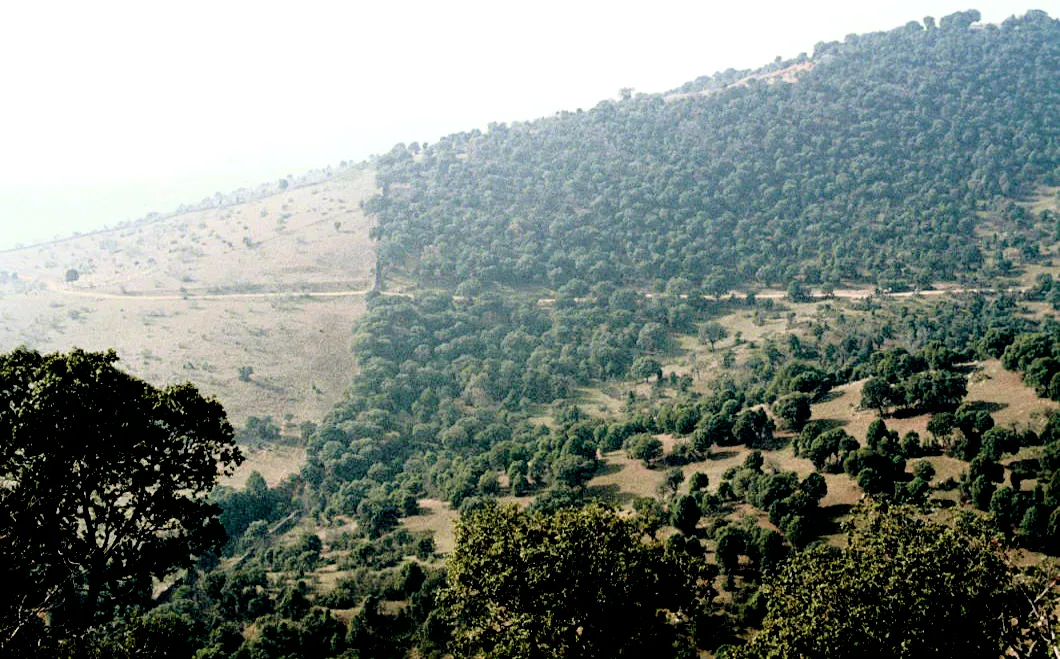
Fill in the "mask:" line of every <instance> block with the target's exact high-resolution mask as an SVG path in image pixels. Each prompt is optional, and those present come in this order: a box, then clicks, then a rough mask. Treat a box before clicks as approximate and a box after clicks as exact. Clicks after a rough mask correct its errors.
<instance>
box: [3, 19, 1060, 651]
mask: <svg viewBox="0 0 1060 659" xmlns="http://www.w3.org/2000/svg"><path fill="white" fill-rule="evenodd" d="M792 70H795V71H797V77H796V78H795V79H794V80H793V81H792V80H787V79H784V78H783V76H782V75H781V74H783V73H784V72H786V71H792ZM372 164H373V166H374V167H375V169H376V172H377V181H378V187H379V192H378V194H376V195H375V196H374V197H373V198H371V199H370V200H369V201H368V202H367V203H366V205H365V208H366V210H367V211H368V212H370V213H371V214H372V215H373V217H374V218H375V222H376V225H375V228H374V229H373V235H374V237H375V238H376V239H377V240H378V249H377V258H378V262H377V264H376V269H377V270H376V272H377V282H378V283H379V284H381V285H380V286H378V287H377V289H376V290H374V291H373V292H372V293H369V294H368V296H367V298H366V304H367V312H366V314H365V316H364V317H363V318H362V319H361V320H360V321H359V322H358V324H357V326H356V327H355V328H354V330H353V335H352V345H353V352H354V355H355V359H356V369H355V372H353V373H350V384H349V388H348V390H347V392H346V394H345V397H344V399H343V400H342V402H341V403H339V404H338V405H336V406H335V407H334V408H333V409H332V410H331V411H330V412H329V413H328V414H327V415H326V416H325V417H323V418H321V419H319V420H318V421H317V422H316V423H310V424H306V425H305V426H304V427H303V428H302V429H301V436H300V437H299V438H298V439H297V441H298V442H300V443H301V444H302V445H303V446H304V448H305V451H306V462H305V464H304V466H303V467H302V468H301V470H300V471H299V472H298V473H297V474H294V475H292V476H289V477H287V478H286V479H284V480H282V481H280V482H275V483H267V482H266V481H265V479H264V478H263V477H262V476H261V475H259V474H256V473H255V474H253V475H251V477H250V478H249V479H248V480H247V483H246V485H245V486H244V487H242V488H233V487H227V486H218V485H216V479H217V475H218V473H225V472H228V473H230V472H231V470H232V469H234V468H235V467H236V466H238V465H239V464H240V462H241V461H242V459H243V457H242V454H241V451H240V448H239V444H240V443H246V442H251V441H254V442H259V443H260V442H265V443H268V442H270V441H277V438H279V436H280V429H279V428H278V427H277V426H275V425H274V424H273V422H272V420H271V418H252V419H251V421H250V422H249V423H247V424H246V426H245V427H243V428H240V429H234V428H233V427H232V426H231V425H230V424H229V422H228V421H227V419H226V418H225V415H224V411H223V409H221V406H220V405H219V404H218V403H216V401H212V400H209V399H204V398H203V397H202V396H200V395H199V393H198V392H197V391H196V390H195V389H194V388H193V387H191V386H190V385H185V386H177V387H169V388H165V389H159V388H157V387H155V386H153V385H151V384H149V383H146V382H143V381H141V380H138V379H136V378H134V377H132V376H130V375H127V374H126V373H124V372H123V371H122V370H121V364H120V362H118V361H117V357H116V355H114V354H113V353H91V352H87V353H86V352H83V351H74V352H70V353H66V354H51V355H41V354H39V353H37V352H34V351H30V350H17V351H14V352H12V353H9V354H6V355H2V356H0V396H2V401H3V404H2V405H0V429H2V430H0V432H2V433H3V436H4V437H5V438H6V437H8V436H10V437H11V440H10V441H5V442H4V443H2V444H0V575H2V576H3V577H4V583H5V585H6V592H5V594H4V595H3V596H2V597H0V654H2V655H3V656H35V657H189V658H190V657H195V658H196V659H221V658H226V659H227V658H232V659H280V658H287V659H300V658H305V659H310V658H319V657H333V658H336V659H339V658H342V659H354V658H358V657H361V658H368V657H395V658H397V657H438V658H442V657H513V658H514V657H526V658H530V657H542V658H544V657H558V656H563V657H643V656H656V657H682V658H684V657H706V656H709V657H728V658H731V659H736V658H741V659H742V658H750V657H760V658H765V657H863V656H881V657H882V656H887V657H924V656H936V657H954V658H957V657H961V658H965V657H1001V656H1009V657H1028V658H1031V657H1035V658H1037V657H1043V658H1044V657H1051V656H1056V655H1057V653H1060V643H1058V642H1057V641H1056V637H1055V634H1056V633H1057V632H1060V589H1058V588H1057V585H1056V583H1057V579H1058V578H1060V569H1058V568H1057V565H1056V563H1055V557H1057V556H1060V412H1058V411H1056V410H1057V409H1060V407H1058V406H1056V405H1055V404H1053V401H1057V402H1060V322H1058V321H1057V312H1058V310H1060V283H1057V280H1055V279H1054V276H1053V275H1054V274H1060V271H1054V270H1051V268H1053V267H1054V261H1055V259H1056V257H1057V250H1056V248H1057V246H1058V244H1060V213H1058V211H1057V209H1058V208H1060V22H1058V21H1057V20H1055V19H1053V18H1050V17H1049V16H1048V15H1046V14H1045V13H1044V12H1040V11H1031V12H1028V13H1026V14H1025V15H1023V16H1020V17H1012V18H1010V19H1008V20H1006V21H1004V22H1003V23H1002V24H1000V25H982V24H980V23H979V14H978V12H976V11H974V10H970V11H967V12H959V13H956V14H953V15H950V16H946V17H943V18H941V19H940V20H938V21H935V20H934V19H931V18H927V19H924V20H923V21H913V22H910V23H909V24H907V25H905V26H903V27H901V28H898V29H895V30H891V31H887V32H879V33H873V34H864V35H851V36H849V37H847V38H846V39H845V40H844V41H843V42H831V43H819V44H818V45H817V46H816V47H815V48H814V52H813V53H812V54H803V55H800V56H799V57H797V58H794V59H791V60H787V61H784V60H779V59H778V61H776V62H774V63H772V64H770V65H768V66H766V67H763V68H762V69H760V70H758V71H732V70H730V71H727V72H723V73H718V74H715V75H713V76H705V77H703V78H700V79H697V80H696V81H693V82H690V83H688V84H686V85H684V86H682V87H681V88H679V89H676V90H672V91H670V92H667V93H663V94H635V95H634V94H631V93H625V94H622V96H621V98H620V99H619V100H605V101H602V102H601V103H600V104H599V105H597V106H596V107H594V108H592V109H589V110H577V111H572V112H561V113H559V114H557V115H556V116H553V117H548V118H542V119H538V120H534V121H528V122H517V123H514V124H511V125H506V124H492V125H490V127H489V129H488V130H487V131H477V130H476V131H471V132H467V133H460V134H455V135H450V136H448V137H446V138H443V139H442V140H440V141H438V142H437V143H435V144H417V143H413V144H408V145H405V144H400V145H397V146H396V147H394V149H393V150H392V151H390V152H389V153H387V154H385V155H383V156H380V157H378V158H377V159H376V161H375V162H374V163H372ZM848 289H858V290H867V291H870V292H871V294H867V295H866V296H857V297H853V296H851V297H844V295H843V291H844V290H848ZM745 317H746V318H748V319H750V320H751V325H749V326H748V328H747V329H735V327H734V326H733V320H732V319H734V318H745ZM763 326H769V327H777V328H780V330H779V331H778V332H776V333H773V334H768V335H766V334H762V335H759V334H755V335H754V336H751V334H752V330H754V331H757V330H755V328H760V327H763ZM692 354H694V355H697V359H699V360H700V361H696V362H692V361H690V360H691V358H690V355H692ZM988 363H991V364H992V363H998V364H1000V370H1001V372H1003V373H1011V374H1013V376H1014V378H1015V379H1016V381H1017V382H1018V384H1017V385H1015V386H1019V387H1023V388H1029V389H1030V390H1033V393H1034V396H1033V397H1034V398H1035V400H1036V401H1037V403H1038V404H1040V409H1041V410H1043V412H1042V413H1041V414H1036V415H1033V416H1032V415H1029V414H1028V415H1026V416H1025V418H1024V417H1019V418H1015V419H1014V420H1013V417H1012V416H1005V415H1004V414H1003V412H1004V411H1005V410H1003V408H1002V406H1001V405H998V404H994V403H990V402H984V400H982V399H978V398H973V397H972V395H971V394H972V392H973V390H974V389H975V388H976V387H982V381H983V378H984V376H983V373H984V368H985V367H984V364H988ZM248 377H249V374H248ZM851 392H853V393H851ZM844 396H854V397H855V400H854V404H853V405H852V407H856V410H857V412H858V413H859V414H865V415H871V417H872V419H871V422H869V423H868V424H867V427H866V428H865V429H864V430H860V429H855V427H854V424H850V423H843V422H838V421H836V420H835V419H834V418H829V417H826V416H822V413H821V412H820V410H822V409H824V406H827V405H828V404H830V401H833V402H834V401H835V400H837V399H843V400H845V398H842V397H844ZM601 401H604V403H601ZM1036 409H1037V408H1036ZM910 419H923V420H925V424H926V425H924V426H923V430H922V431H916V430H907V431H899V430H897V428H906V427H908V424H909V423H910ZM237 437H238V439H239V441H238V442H237ZM719 464H724V465H726V466H725V467H719V468H715V466H716V465H719ZM616 470H619V471H620V472H621V473H622V474H624V473H634V471H635V470H639V471H636V473H642V474H646V475H648V476H650V479H651V482H652V483H657V484H658V485H657V486H656V487H654V488H649V492H648V493H632V494H631V493H630V492H627V491H625V490H622V489H621V488H618V491H617V492H616V491H615V490H614V489H608V486H605V485H600V482H601V480H600V479H601V478H606V477H609V476H614V472H615V471H616ZM708 471H709V472H711V474H712V475H708V473H707V472H708ZM943 471H945V473H943ZM648 476H646V478H647V477H648ZM1054 484H1055V487H1054ZM844 492H846V493H848V494H842V493H844ZM850 493H852V494H850ZM843 496H847V497H848V498H846V499H840V497H843ZM428 507H432V508H431V509H430V510H428ZM436 509H444V510H448V511H451V512H452V513H453V516H454V518H455V523H454V528H453V529H452V534H453V537H452V543H451V546H448V545H447V546H446V547H444V548H443V547H442V536H441V535H440V534H439V533H436V532H431V531H424V530H421V529H419V528H417V527H414V526H412V525H411V524H410V522H412V521H413V520H416V519H418V518H426V517H428V516H429V515H434V516H437V515H438V513H437V512H436Z"/></svg>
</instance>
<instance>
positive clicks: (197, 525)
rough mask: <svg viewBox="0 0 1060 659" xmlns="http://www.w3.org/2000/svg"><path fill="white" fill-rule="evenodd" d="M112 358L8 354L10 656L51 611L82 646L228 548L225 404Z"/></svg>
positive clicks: (0, 415) (2, 521)
mask: <svg viewBox="0 0 1060 659" xmlns="http://www.w3.org/2000/svg"><path fill="white" fill-rule="evenodd" d="M117 361H118V357H117V355H116V354H115V353H114V352H113V351H111V352H107V353H94V352H84V351H81V350H75V351H73V352H71V353H69V354H58V353H56V354H49V355H41V354H40V353H38V352H35V351H28V350H24V349H19V350H16V351H14V352H12V353H9V354H5V355H0V436H2V437H3V438H4V441H3V442H0V538H2V539H3V542H2V543H0V580H2V582H3V584H4V593H5V596H4V597H3V598H2V600H0V648H3V649H4V650H5V651H7V650H11V649H12V648H14V649H15V651H16V653H17V652H18V651H19V649H21V650H23V651H25V649H26V648H29V647H35V644H37V643H41V642H43V641H41V639H40V638H37V639H34V636H35V635H39V634H43V633H44V632H45V629H44V628H43V626H42V625H41V621H42V618H41V616H46V617H47V619H48V621H49V624H48V627H47V632H48V634H49V635H50V636H52V637H54V638H60V639H61V638H75V637H76V636H77V634H79V633H80V632H81V631H83V630H84V629H85V628H87V627H88V626H90V625H91V624H92V623H93V622H94V620H95V615H96V614H97V613H98V612H102V611H105V610H106V609H107V608H108V607H109V606H112V605H114V604H115V603H119V602H120V603H123V604H128V603H131V602H135V601H137V600H138V599H140V598H142V597H143V596H144V595H145V594H148V595H149V594H150V587H151V578H152V577H156V578H161V577H163V576H165V575H166V574H167V573H169V572H170V571H171V570H173V569H175V568H177V567H181V566H185V565H188V564H190V562H191V560H192V558H193V557H194V556H195V555H197V554H201V553H202V552H204V551H206V550H208V549H212V548H217V547H218V546H219V544H220V543H221V542H222V540H223V538H224V532H223V530H222V528H221V525H220V523H219V522H218V521H217V518H216V515H217V512H218V509H217V508H216V507H215V506H214V505H212V504H210V503H208V502H207V501H206V499H205V497H206V495H207V493H208V492H209V491H210V490H211V489H212V488H213V486H214V484H215V482H216V480H217V477H218V474H219V473H226V474H227V473H231V470H232V469H233V468H234V467H235V466H236V465H238V464H239V462H241V461H242V456H241V454H240V452H239V450H238V449H237V448H236V446H235V444H234V442H233V441H232V427H231V426H230V425H229V423H228V421H227V419H226V416H225V413H224V410H223V409H222V408H221V406H220V404H219V403H217V402H216V401H214V400H207V399H204V398H203V397H202V396H200V395H199V392H198V391H196V389H195V388H194V387H192V386H191V385H189V384H184V385H177V386H172V387H167V388H166V389H156V388H155V387H152V386H151V385H149V384H147V383H145V382H143V381H141V380H139V379H137V378H135V377H132V376H130V375H128V374H126V373H124V372H122V371H120V370H119V369H118V368H116V367H115V363H116V362H117Z"/></svg>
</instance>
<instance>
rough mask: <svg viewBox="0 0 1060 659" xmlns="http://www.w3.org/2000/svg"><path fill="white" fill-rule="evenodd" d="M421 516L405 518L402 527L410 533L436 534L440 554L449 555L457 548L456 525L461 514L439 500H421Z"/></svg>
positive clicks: (435, 545)
mask: <svg viewBox="0 0 1060 659" xmlns="http://www.w3.org/2000/svg"><path fill="white" fill-rule="evenodd" d="M419 503H420V514H419V515H416V516H414V517H405V518H402V520H401V525H402V526H404V527H405V528H406V529H408V530H409V531H413V532H416V531H430V532H431V533H433V534H434V549H435V551H437V552H438V553H440V554H448V553H449V552H451V551H453V548H454V547H456V535H455V529H454V526H453V525H454V524H456V521H457V520H458V519H459V518H460V513H458V512H457V511H455V510H453V509H452V508H450V507H449V504H447V503H445V502H444V501H439V500H438V499H420V502H419Z"/></svg>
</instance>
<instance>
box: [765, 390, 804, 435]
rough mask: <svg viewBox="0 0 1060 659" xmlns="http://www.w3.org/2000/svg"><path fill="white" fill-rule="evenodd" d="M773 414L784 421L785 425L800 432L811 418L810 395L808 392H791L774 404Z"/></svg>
mask: <svg viewBox="0 0 1060 659" xmlns="http://www.w3.org/2000/svg"><path fill="white" fill-rule="evenodd" d="M772 408H773V414H775V415H776V417H777V418H778V419H780V420H781V421H783V422H784V427H786V428H788V429H789V430H794V431H795V432H799V431H800V430H802V428H803V426H805V425H806V422H807V421H809V420H810V415H811V414H812V410H811V409H810V396H809V395H808V394H802V393H795V394H789V395H787V396H784V397H782V398H780V399H778V400H777V401H776V402H775V403H773V405H772Z"/></svg>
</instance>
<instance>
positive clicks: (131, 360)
mask: <svg viewBox="0 0 1060 659" xmlns="http://www.w3.org/2000/svg"><path fill="white" fill-rule="evenodd" d="M373 191H374V175H373V173H372V172H370V171H363V170H347V171H343V172H340V173H337V174H336V175H335V176H334V177H332V178H331V179H330V180H328V181H326V182H324V183H320V184H317V185H312V186H307V187H303V188H298V189H291V190H288V191H286V192H284V193H282V194H279V195H275V196H272V197H268V198H265V199H262V200H260V201H255V202H251V203H247V204H241V205H235V206H229V207H226V208H222V209H213V210H207V211H197V212H191V213H185V214H182V215H177V216H174V217H171V218H167V219H164V220H160V221H157V222H153V223H148V224H140V225H133V226H127V227H124V228H118V229H114V230H112V231H108V232H104V233H97V234H92V235H89V236H84V237H81V238H76V239H73V240H67V241H62V242H57V243H50V244H45V245H39V246H31V247H27V248H24V249H21V250H16V251H10V252H5V253H0V271H7V272H17V273H18V276H19V281H18V282H16V283H11V282H8V283H7V284H0V350H10V349H12V348H15V347H16V346H19V345H26V346H29V347H31V348H37V349H39V350H42V351H54V350H69V349H70V348H73V347H75V346H76V347H82V348H85V349H97V350H101V349H107V348H114V349H116V350H117V351H118V354H119V355H120V356H121V358H122V367H123V368H125V369H127V370H129V371H130V372H132V373H134V374H136V375H138V376H140V377H143V378H144V379H146V380H148V381H149V382H152V383H153V384H156V385H164V384H169V383H173V382H181V381H185V380H188V381H191V382H192V383H193V384H195V385H196V386H198V387H199V388H200V390H201V391H203V392H204V393H206V394H209V395H212V396H216V397H217V398H218V400H220V401H221V403H222V404H224V406H225V409H226V410H228V413H229V417H230V418H231V419H232V421H233V423H235V424H237V425H241V424H242V423H243V422H244V421H245V420H246V418H247V417H248V416H251V415H253V416H265V415H271V416H272V417H273V418H274V419H275V420H276V421H277V422H279V423H281V424H283V425H285V427H284V430H285V432H287V433H290V434H293V435H296V434H297V424H298V423H300V422H302V421H319V420H320V419H321V418H322V417H323V416H324V415H325V414H326V413H327V411H328V410H329V409H330V408H331V407H332V406H333V405H334V404H335V403H336V402H338V401H339V400H340V399H341V397H342V394H343V392H344V391H345V389H346V387H347V386H348V384H349V380H350V377H351V374H352V371H353V356H352V354H351V352H350V340H351V326H352V325H353V323H354V321H355V320H356V319H357V318H358V317H360V316H361V315H362V314H363V312H364V299H363V295H339V294H341V293H342V292H344V291H345V292H350V291H363V290H364V289H366V288H368V287H369V286H370V282H371V270H372V267H373V265H374V261H375V258H374V246H373V245H372V242H371V241H370V240H369V238H368V230H369V228H370V224H371V223H370V219H369V218H368V217H366V216H365V215H364V214H363V213H362V212H361V210H360V207H359V202H360V200H362V199H364V198H366V197H367V196H368V195H370V194H371V193H372V192H373ZM336 222H340V223H341V224H340V226H339V229H338V230H336V228H335V223H336ZM244 239H246V241H245V240H244ZM248 241H249V245H248ZM70 268H74V269H77V270H78V271H79V272H80V274H81V276H80V278H79V279H78V280H77V281H76V282H73V283H65V282H64V281H63V279H64V276H65V273H66V271H67V270H68V269H70ZM182 289H183V291H182ZM304 291H317V292H327V293H330V294H331V295H333V296H330V297H324V296H321V297H308V296H303V295H298V293H301V292H304ZM263 292H264V293H270V294H271V295H261V293H263ZM247 293H252V294H251V295H248V294H247ZM211 296H212V297H211ZM244 365H246V366H251V367H253V369H254V372H253V376H252V377H251V379H250V381H249V382H243V381H240V380H239V377H238V369H239V367H240V366H244ZM251 458H252V459H251V460H250V461H249V462H248V463H247V464H246V465H244V468H243V469H242V470H241V472H240V474H238V475H237V477H236V478H235V479H234V482H236V483H239V482H242V480H243V479H244V478H245V477H246V474H248V473H249V471H250V470H251V469H259V470H260V471H262V472H263V473H265V474H266V478H267V480H268V481H269V482H270V483H275V482H277V481H278V480H279V479H280V478H282V476H283V475H285V474H286V473H290V472H291V471H294V470H297V469H298V467H299V466H300V464H301V462H302V460H303V459H304V456H303V455H302V453H301V452H300V451H299V450H297V449H293V448H291V449H286V448H284V449H282V450H280V451H279V452H278V453H274V452H266V451H255V452H252V454H251Z"/></svg>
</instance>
